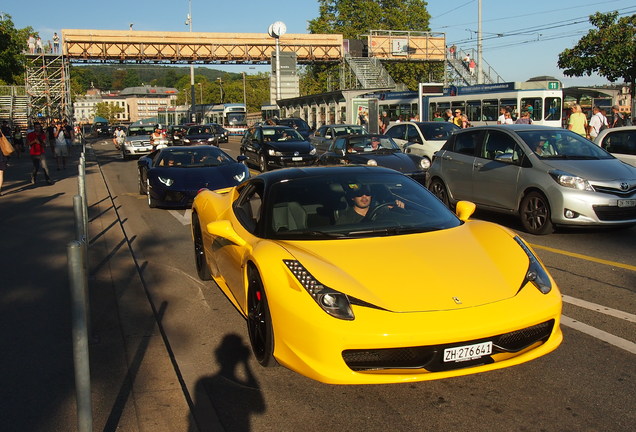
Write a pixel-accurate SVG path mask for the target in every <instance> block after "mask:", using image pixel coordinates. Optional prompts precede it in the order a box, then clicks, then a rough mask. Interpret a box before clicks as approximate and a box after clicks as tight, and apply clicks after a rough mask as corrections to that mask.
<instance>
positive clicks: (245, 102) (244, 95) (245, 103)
mask: <svg viewBox="0 0 636 432" xmlns="http://www.w3.org/2000/svg"><path fill="white" fill-rule="evenodd" d="M242 73H243V105H245V109H246V110H247V95H246V93H245V72H242Z"/></svg>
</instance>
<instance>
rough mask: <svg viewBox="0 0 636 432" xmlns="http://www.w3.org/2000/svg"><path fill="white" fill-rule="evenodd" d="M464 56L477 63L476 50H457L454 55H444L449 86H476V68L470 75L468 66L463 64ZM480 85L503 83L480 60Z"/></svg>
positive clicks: (494, 72) (500, 78) (493, 71)
mask: <svg viewBox="0 0 636 432" xmlns="http://www.w3.org/2000/svg"><path fill="white" fill-rule="evenodd" d="M466 54H470V57H471V58H473V59H474V60H475V61H477V51H476V50H461V49H458V50H457V51H456V54H455V55H452V54H451V53H450V52H447V53H446V77H447V82H448V84H449V85H456V86H471V85H476V84H478V78H477V68H475V71H474V74H471V73H470V69H469V68H468V65H467V64H466V63H465V62H464V60H463V59H464V58H465V57H466ZM482 73H483V81H482V84H496V83H501V82H504V79H503V78H502V77H501V76H500V75H499V74H498V73H497V71H495V70H494V69H493V68H492V66H490V65H489V64H488V63H487V62H486V61H485V60H484V59H483V58H482Z"/></svg>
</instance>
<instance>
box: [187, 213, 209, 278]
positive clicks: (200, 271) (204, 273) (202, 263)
mask: <svg viewBox="0 0 636 432" xmlns="http://www.w3.org/2000/svg"><path fill="white" fill-rule="evenodd" d="M192 232H193V234H194V262H195V264H196V266H197V275H198V276H199V279H201V280H210V279H212V275H211V274H210V268H209V267H208V263H207V260H206V258H205V248H204V247H203V235H202V234H201V225H200V223H199V216H197V214H196V213H192Z"/></svg>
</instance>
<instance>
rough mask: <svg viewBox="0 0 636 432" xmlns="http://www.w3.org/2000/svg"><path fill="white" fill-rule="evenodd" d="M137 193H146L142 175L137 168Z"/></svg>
mask: <svg viewBox="0 0 636 432" xmlns="http://www.w3.org/2000/svg"><path fill="white" fill-rule="evenodd" d="M139 195H146V187H145V185H144V176H143V175H141V170H139Z"/></svg>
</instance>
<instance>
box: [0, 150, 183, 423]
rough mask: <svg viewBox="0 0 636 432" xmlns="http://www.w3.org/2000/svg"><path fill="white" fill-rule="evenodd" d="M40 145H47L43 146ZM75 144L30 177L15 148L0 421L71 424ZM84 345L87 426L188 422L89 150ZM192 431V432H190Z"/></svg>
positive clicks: (4, 278)
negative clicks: (87, 335)
mask: <svg viewBox="0 0 636 432" xmlns="http://www.w3.org/2000/svg"><path fill="white" fill-rule="evenodd" d="M47 151H48V150H47ZM78 158H79V151H78V149H74V151H73V153H72V155H71V157H70V158H69V161H67V166H66V169H65V170H61V171H57V170H56V164H55V160H54V158H53V157H52V156H51V154H50V153H48V154H47V162H48V165H49V170H50V175H51V177H52V178H53V180H55V184H53V185H47V184H46V183H45V181H44V177H43V175H42V173H40V174H39V178H38V181H37V183H36V184H35V185H31V182H30V173H31V169H32V165H31V160H30V158H29V157H28V155H22V157H21V158H19V159H18V158H16V157H12V158H11V161H10V166H9V168H8V169H7V170H6V171H5V173H4V185H3V187H2V193H3V195H2V196H1V197H0V226H1V227H2V228H1V231H0V232H1V237H0V238H1V239H2V240H1V245H2V246H1V251H2V253H1V254H0V258H1V259H0V287H1V289H0V308H1V309H0V335H1V338H2V339H1V341H2V346H3V347H4V348H5V349H4V355H3V356H2V359H1V360H0V370H2V375H3V376H2V378H3V379H2V386H1V387H2V390H0V425H2V426H1V427H0V428H1V429H2V430H3V431H47V432H48V431H71V430H77V415H76V403H75V380H74V369H73V347H72V336H71V310H70V289H69V284H68V271H67V258H66V246H67V244H68V243H69V242H70V241H72V240H74V237H75V227H74V215H73V196H74V195H76V194H78V192H77V191H78V181H77V172H78V170H77V165H78ZM86 159H87V161H86V187H87V195H88V206H89V211H88V214H89V237H90V243H89V266H90V269H91V272H90V275H89V296H90V303H91V310H90V315H91V318H90V321H91V334H92V337H93V340H92V343H91V345H90V364H91V391H92V395H93V397H92V404H93V430H94V431H114V430H117V431H187V430H192V427H191V426H189V425H190V423H191V419H190V408H189V405H188V403H187V401H186V397H185V396H184V393H183V391H182V388H181V384H180V382H179V377H178V376H177V374H176V373H175V369H174V367H173V365H172V360H171V355H170V353H169V352H168V350H167V349H166V345H165V344H164V341H163V338H162V335H161V332H160V331H159V328H158V326H157V318H158V319H159V320H160V318H161V313H162V311H161V310H157V311H153V310H152V308H151V306H150V303H149V301H148V298H147V296H146V291H145V289H144V286H143V283H142V280H141V278H140V277H139V273H138V271H137V267H136V263H135V261H134V258H133V256H132V254H131V251H130V250H129V248H128V242H127V239H126V237H125V235H124V232H123V231H122V229H121V226H120V223H119V219H118V216H117V212H116V209H115V208H114V207H113V203H112V201H111V198H110V195H109V192H108V188H107V185H106V183H105V181H104V178H103V177H102V174H101V171H100V169H99V166H98V165H97V163H96V161H95V158H94V156H93V154H92V151H91V149H90V148H87V157H86ZM188 428H190V429H188Z"/></svg>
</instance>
